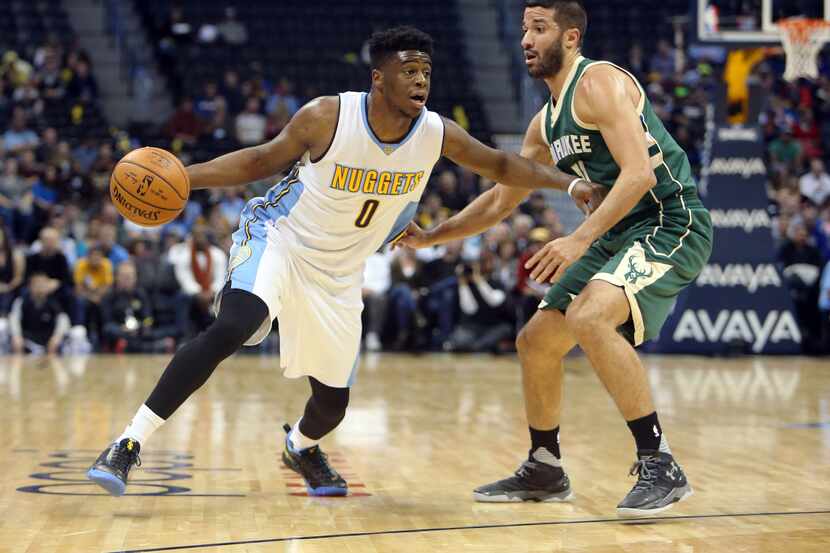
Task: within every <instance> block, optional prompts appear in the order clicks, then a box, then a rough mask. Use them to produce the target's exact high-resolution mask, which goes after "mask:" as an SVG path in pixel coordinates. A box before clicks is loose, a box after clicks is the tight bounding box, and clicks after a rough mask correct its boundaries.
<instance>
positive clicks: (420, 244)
mask: <svg viewBox="0 0 830 553" xmlns="http://www.w3.org/2000/svg"><path fill="white" fill-rule="evenodd" d="M432 245H433V243H432V240H431V238H430V236H429V233H428V232H427V231H425V230H424V229H422V228H421V227H419V226H418V225H416V224H415V223H412V222H410V223H409V226H408V227H406V230H405V231H404V233H403V235H402V236H401V237H400V238H398V239H397V240H395V242H393V243H392V249H395V248H403V247H406V248H412V249H413V250H417V249H419V248H428V247H430V246H432Z"/></svg>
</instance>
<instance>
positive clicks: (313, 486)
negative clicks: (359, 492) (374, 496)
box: [282, 424, 349, 497]
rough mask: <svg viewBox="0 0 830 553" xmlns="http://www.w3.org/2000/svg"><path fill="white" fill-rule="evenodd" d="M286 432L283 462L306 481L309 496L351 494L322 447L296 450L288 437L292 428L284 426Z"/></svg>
mask: <svg viewBox="0 0 830 553" xmlns="http://www.w3.org/2000/svg"><path fill="white" fill-rule="evenodd" d="M283 429H284V430H285V432H286V437H285V449H284V450H283V452H282V462H283V463H284V464H285V466H286V467H288V468H289V469H291V470H293V471H294V472H296V473H297V474H299V475H300V476H302V477H303V480H305V485H306V490H307V491H308V495H312V496H318V497H332V496H343V495H346V494H347V493H349V487H348V485H347V484H346V481H345V480H344V479H343V477H342V476H340V475H339V474H338V473H337V471H336V470H334V468H332V466H331V465H330V464H329V461H328V457H327V456H326V454H325V453H323V452H322V451H321V450H320V446H317V445H315V446H312V447H309V448H306V449H301V450H296V449H294V448H293V447H292V446H291V441H290V440H289V439H288V436H289V435H290V433H291V427H290V426H289V425H287V424H286V425H284V426H283Z"/></svg>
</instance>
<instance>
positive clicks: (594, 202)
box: [571, 180, 610, 216]
mask: <svg viewBox="0 0 830 553" xmlns="http://www.w3.org/2000/svg"><path fill="white" fill-rule="evenodd" d="M609 190H610V188H607V187H605V186H602V185H600V184H594V183H592V182H588V181H585V180H579V181H577V183H576V184H575V185H574V187H573V190H571V198H573V201H574V203H575V204H576V207H578V208H579V209H580V211H582V213H584V214H585V216H588V215H590V214H591V213H593V212H594V211H596V210H597V208H598V207H599V205H600V204H601V203H602V201H603V200H604V199H605V196H607V195H608V191H609Z"/></svg>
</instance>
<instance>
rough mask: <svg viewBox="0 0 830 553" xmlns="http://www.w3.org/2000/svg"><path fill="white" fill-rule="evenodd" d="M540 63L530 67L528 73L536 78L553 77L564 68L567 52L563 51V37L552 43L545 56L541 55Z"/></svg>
mask: <svg viewBox="0 0 830 553" xmlns="http://www.w3.org/2000/svg"><path fill="white" fill-rule="evenodd" d="M538 59H539V63H538V64H536V67H534V68H528V70H527V73H528V74H529V75H530V76H531V77H533V78H534V79H545V78H548V77H553V76H554V75H556V74H557V73H559V71H560V70H561V69H562V65H563V64H564V63H565V54H564V52H563V51H562V37H561V36H560V37H559V38H557V39H556V41H555V42H554V43H553V44H551V45H550V48H548V51H547V52H545V55H544V56H539V58H538Z"/></svg>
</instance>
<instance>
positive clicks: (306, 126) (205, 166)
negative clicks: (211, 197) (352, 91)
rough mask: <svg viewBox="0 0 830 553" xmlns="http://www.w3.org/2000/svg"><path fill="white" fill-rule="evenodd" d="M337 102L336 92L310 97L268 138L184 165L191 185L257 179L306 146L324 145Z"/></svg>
mask: <svg viewBox="0 0 830 553" xmlns="http://www.w3.org/2000/svg"><path fill="white" fill-rule="evenodd" d="M339 102H340V100H339V98H337V97H336V96H326V97H322V98H317V99H315V100H312V101H311V102H309V103H308V104H306V105H304V106H303V107H302V108H301V109H300V110H299V111H298V112H297V113H296V114H294V117H292V118H291V121H289V123H288V125H286V126H285V128H284V129H283V130H282V132H280V134H279V135H277V136H276V137H275V138H274V139H273V140H271V141H270V142H266V143H265V144H260V145H258V146H252V147H250V148H244V149H242V150H237V151H235V152H231V153H229V154H225V155H223V156H219V157H217V158H215V159H212V160H210V161H207V162H205V163H196V164H194V165H190V166H188V167H187V173H188V175H189V176H190V186H191V188H194V189H196V188H221V187H225V186H239V185H242V184H247V183H249V182H254V181H258V180H260V179H264V178H267V177H271V176H273V175H276V174H278V173H280V172H282V171H284V170H285V169H287V168H288V167H290V166H291V164H292V163H295V162H296V161H297V160H299V159H300V158H301V157H302V156H303V154H305V153H306V152H307V151H309V150H311V151H312V152H313V151H314V150H315V149H316V148H319V149H321V150H323V149H325V148H326V147H327V146H328V144H329V142H330V141H331V139H332V137H333V134H334V130H335V127H336V126H337V113H338V108H339Z"/></svg>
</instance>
